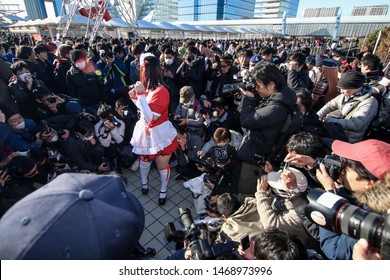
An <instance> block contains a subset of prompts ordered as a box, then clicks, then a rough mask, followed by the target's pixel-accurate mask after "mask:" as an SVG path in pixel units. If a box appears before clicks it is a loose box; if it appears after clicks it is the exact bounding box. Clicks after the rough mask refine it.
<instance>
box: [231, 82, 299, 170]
mask: <svg viewBox="0 0 390 280" xmlns="http://www.w3.org/2000/svg"><path fill="white" fill-rule="evenodd" d="M257 100H258V99H256V98H252V97H244V99H243V106H242V110H241V117H240V121H241V126H242V127H243V128H246V129H247V131H246V133H245V136H244V138H243V140H242V143H241V146H240V148H239V150H238V158H239V159H241V160H242V161H244V162H247V163H249V164H252V165H257V160H256V159H255V154H256V153H257V154H261V155H265V156H267V155H269V154H270V153H271V152H272V150H273V147H274V144H275V143H276V142H277V139H278V137H279V133H280V131H281V130H282V128H283V126H284V124H285V122H286V119H287V116H288V115H289V114H290V112H291V111H292V110H293V107H294V106H295V105H296V101H297V97H296V95H295V92H294V91H293V90H291V89H290V88H288V87H284V88H282V89H280V90H279V91H277V92H275V93H274V94H273V95H271V96H270V97H268V98H267V99H261V100H260V102H257Z"/></svg>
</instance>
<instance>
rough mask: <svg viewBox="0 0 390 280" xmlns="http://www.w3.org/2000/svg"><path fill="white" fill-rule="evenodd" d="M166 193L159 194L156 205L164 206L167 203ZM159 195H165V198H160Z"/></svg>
mask: <svg viewBox="0 0 390 280" xmlns="http://www.w3.org/2000/svg"><path fill="white" fill-rule="evenodd" d="M166 193H167V192H160V197H159V198H158V204H159V205H164V204H165V203H166V202H167V195H166ZM161 194H163V195H165V197H161Z"/></svg>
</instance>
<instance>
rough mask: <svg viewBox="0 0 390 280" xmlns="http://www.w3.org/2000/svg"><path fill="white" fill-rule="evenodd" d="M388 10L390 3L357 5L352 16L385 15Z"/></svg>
mask: <svg viewBox="0 0 390 280" xmlns="http://www.w3.org/2000/svg"><path fill="white" fill-rule="evenodd" d="M388 10H389V5H376V6H355V7H353V10H352V16H385V15H387V11H388Z"/></svg>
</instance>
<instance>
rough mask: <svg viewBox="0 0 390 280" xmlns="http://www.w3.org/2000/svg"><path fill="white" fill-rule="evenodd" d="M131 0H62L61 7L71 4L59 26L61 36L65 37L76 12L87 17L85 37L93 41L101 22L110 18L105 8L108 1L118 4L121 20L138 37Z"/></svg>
mask: <svg viewBox="0 0 390 280" xmlns="http://www.w3.org/2000/svg"><path fill="white" fill-rule="evenodd" d="M133 1H134V0H114V1H112V0H70V1H69V2H68V1H66V0H63V2H62V5H63V8H64V6H65V5H66V4H71V6H70V10H69V12H68V17H67V20H66V22H65V24H64V27H63V28H61V26H60V27H59V29H60V30H61V29H62V37H63V38H64V37H66V35H67V33H68V31H69V27H70V25H71V24H72V21H73V18H74V15H75V14H76V13H77V12H78V13H79V14H80V15H82V16H85V17H87V18H88V23H87V29H86V30H87V31H86V34H85V37H86V38H89V41H90V42H93V40H94V39H95V37H96V34H97V32H98V31H99V30H102V27H103V25H102V22H103V21H110V20H111V16H110V14H109V12H108V9H107V8H108V6H109V4H110V3H111V5H117V6H119V9H118V10H119V11H120V13H121V15H122V18H123V20H124V21H126V22H127V24H128V28H129V29H130V30H131V32H132V33H133V34H134V36H135V37H138V36H139V32H138V23H137V19H136V16H135V9H134V5H133ZM65 2H66V3H65Z"/></svg>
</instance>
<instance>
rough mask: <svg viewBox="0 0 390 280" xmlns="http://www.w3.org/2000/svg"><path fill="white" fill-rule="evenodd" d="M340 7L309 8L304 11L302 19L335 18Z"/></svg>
mask: <svg viewBox="0 0 390 280" xmlns="http://www.w3.org/2000/svg"><path fill="white" fill-rule="evenodd" d="M339 10H340V7H329V8H309V9H305V11H304V13H303V17H305V18H310V17H335V16H337V13H338V12H339Z"/></svg>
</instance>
